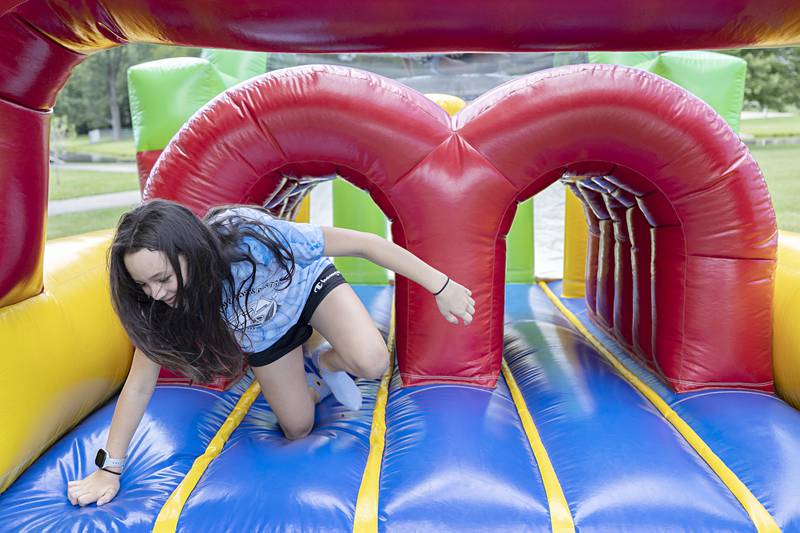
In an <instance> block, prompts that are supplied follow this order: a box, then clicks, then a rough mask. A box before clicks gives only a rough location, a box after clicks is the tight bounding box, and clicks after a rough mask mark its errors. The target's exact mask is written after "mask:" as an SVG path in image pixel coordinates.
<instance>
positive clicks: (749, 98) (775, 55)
mask: <svg viewBox="0 0 800 533" xmlns="http://www.w3.org/2000/svg"><path fill="white" fill-rule="evenodd" d="M728 53H730V54H732V55H736V56H739V57H741V58H742V59H744V60H745V61H747V83H746V85H745V91H744V99H745V104H746V105H748V106H755V107H757V108H760V109H775V110H778V111H783V110H785V109H786V108H788V107H798V106H800V86H799V85H798V84H797V80H798V77H800V48H772V49H770V48H765V49H752V50H732V51H729V52H728Z"/></svg>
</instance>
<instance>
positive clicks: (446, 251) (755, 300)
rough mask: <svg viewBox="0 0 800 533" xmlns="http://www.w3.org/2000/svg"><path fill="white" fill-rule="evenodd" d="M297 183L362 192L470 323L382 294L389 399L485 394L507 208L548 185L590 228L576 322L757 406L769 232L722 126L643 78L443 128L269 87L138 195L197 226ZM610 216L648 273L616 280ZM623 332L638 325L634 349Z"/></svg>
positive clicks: (583, 83)
mask: <svg viewBox="0 0 800 533" xmlns="http://www.w3.org/2000/svg"><path fill="white" fill-rule="evenodd" d="M314 172H316V173H319V175H324V174H329V173H331V172H337V173H339V174H340V175H341V176H343V177H345V178H346V179H348V180H350V181H351V182H353V183H354V184H356V185H358V186H359V187H362V188H363V189H365V190H367V191H369V193H370V194H371V195H372V197H373V199H374V200H375V202H376V203H377V204H378V205H379V206H380V207H381V209H383V211H384V212H385V213H386V215H387V216H388V217H389V218H390V219H392V221H393V225H392V227H393V237H394V239H395V241H396V242H398V243H400V244H401V245H403V246H405V247H407V248H408V249H409V250H411V251H412V252H414V253H415V254H417V255H418V256H420V257H422V258H423V259H424V260H426V261H428V262H430V263H431V264H433V265H434V266H436V267H437V268H439V269H441V270H443V271H446V272H449V273H450V274H451V275H452V276H453V277H454V278H455V279H457V280H459V281H460V282H462V283H464V284H466V285H467V286H468V287H471V288H472V290H473V296H474V297H475V298H476V301H477V307H478V308H479V309H480V310H481V311H480V312H479V313H478V314H477V315H476V318H475V321H474V322H473V324H472V325H471V326H470V327H468V328H460V327H457V326H453V325H451V324H449V323H447V322H445V321H443V320H441V318H440V317H439V314H438V311H437V309H436V306H435V303H434V301H433V299H432V298H430V296H429V295H428V294H427V293H426V291H425V290H424V289H423V288H421V287H419V286H417V285H415V284H413V283H409V282H407V281H406V280H404V279H402V278H401V279H400V280H399V282H398V286H397V310H398V323H397V340H398V357H399V362H400V368H401V374H402V376H403V379H404V382H405V383H406V384H420V383H425V382H432V381H434V382H435V381H459V382H467V383H474V384H477V385H483V386H493V385H494V382H495V380H496V379H497V375H498V372H499V368H500V361H501V351H502V334H503V331H502V328H503V326H502V324H503V311H504V306H503V303H504V302H503V296H504V287H505V268H504V265H505V235H506V233H507V232H508V230H509V227H510V224H511V221H512V220H513V217H514V213H515V211H516V204H517V202H520V201H523V200H525V199H526V198H528V197H530V196H531V195H533V194H535V193H536V192H538V191H540V190H542V189H543V188H544V187H546V186H548V185H549V184H551V183H552V182H553V181H555V180H557V179H559V178H561V177H563V176H567V177H568V179H569V181H570V182H572V183H574V184H576V187H577V189H578V190H579V191H580V192H581V193H582V197H583V198H585V199H586V203H587V207H588V208H589V209H590V210H592V211H593V215H594V216H589V217H588V218H589V223H590V224H592V223H593V222H594V221H595V219H597V221H598V222H597V223H596V224H595V225H596V227H597V230H593V234H596V235H597V238H598V243H597V244H596V245H595V244H593V245H592V250H596V253H593V254H592V255H593V256H592V258H591V260H590V264H592V265H597V266H596V267H595V268H594V270H591V269H590V271H589V272H588V274H587V275H588V277H589V278H595V279H596V282H595V283H594V289H593V291H591V294H592V296H590V298H589V299H588V304H589V306H590V309H591V310H592V311H593V314H594V316H595V318H596V319H597V321H598V322H599V323H601V324H602V325H604V326H605V327H606V328H607V329H609V330H610V331H612V332H613V333H615V334H616V335H617V337H619V338H620V340H622V341H623V343H624V344H625V345H627V346H628V347H631V348H632V347H633V345H634V337H633V331H634V329H636V330H637V332H638V333H639V335H637V337H636V352H637V353H638V354H639V355H640V356H641V357H642V358H644V359H645V361H647V362H649V363H651V365H652V366H653V367H654V369H655V370H657V371H659V372H661V373H662V375H663V376H664V377H665V378H666V379H668V380H669V381H670V383H672V384H673V386H675V387H676V388H677V389H679V390H687V389H692V388H698V387H706V386H721V385H731V384H735V385H747V386H751V387H755V388H763V389H767V390H769V389H770V388H771V383H772V382H771V368H770V357H769V354H770V352H769V346H770V335H769V332H770V324H771V295H772V288H771V279H772V274H773V270H774V260H775V246H776V236H777V231H776V226H775V220H774V216H773V215H772V210H771V207H770V201H769V196H768V194H767V190H766V186H765V184H764V182H763V179H762V178H761V175H760V173H759V171H758V168H757V167H756V165H755V163H754V162H753V160H752V159H751V158H750V156H749V154H748V152H747V150H746V148H745V147H744V145H742V144H741V143H740V142H739V141H738V139H737V137H736V136H735V134H734V133H733V132H732V131H731V130H730V129H729V128H728V126H727V125H726V124H725V123H724V121H723V120H722V119H721V118H719V117H717V116H716V115H715V114H714V113H713V111H711V110H710V108H708V107H707V106H706V105H705V104H704V103H703V102H702V101H700V100H699V99H696V98H694V97H691V96H689V95H688V94H687V93H686V92H685V91H684V90H682V89H680V88H679V87H677V86H675V85H673V84H671V83H669V82H667V81H664V80H663V79H661V78H658V77H657V76H653V75H650V74H647V73H644V72H642V71H638V70H634V69H628V68H623V67H613V66H580V67H566V68H562V69H557V70H551V71H547V72H545V73H541V74H535V75H532V76H529V77H527V78H524V79H521V80H519V81H516V82H513V83H510V84H506V85H504V86H503V87H501V88H499V89H497V90H495V91H493V92H491V93H489V94H487V95H485V96H484V97H482V98H480V99H479V100H477V101H475V102H473V103H472V104H471V105H470V106H469V107H468V108H466V109H465V110H464V111H462V112H461V113H460V114H459V115H457V116H456V118H455V123H454V124H453V125H452V126H451V124H450V119H449V117H448V116H447V115H446V113H444V112H443V111H442V110H441V109H439V108H438V107H437V106H435V105H434V104H433V103H432V102H430V101H429V100H428V99H426V98H425V97H424V96H422V95H420V94H418V93H416V92H414V91H412V90H410V89H408V88H406V87H404V86H402V85H399V84H397V83H395V82H393V81H391V80H388V79H385V78H381V77H379V76H376V75H372V74H369V73H366V72H360V71H354V70H349V69H345V68H338V67H330V66H328V67H301V68H296V69H289V70H284V71H279V72H276V73H274V74H269V75H265V76H263V77H260V78H257V79H255V80H253V81H250V82H248V83H245V84H243V85H240V86H238V87H237V88H235V89H232V90H231V91H229V92H228V93H226V94H224V95H223V96H221V97H219V98H217V99H216V100H214V101H213V102H211V103H210V104H209V105H208V106H207V107H206V108H204V109H203V110H202V111H201V112H200V113H198V114H197V115H196V116H195V117H194V118H193V119H192V120H191V121H190V122H189V123H188V124H187V125H186V126H185V127H184V128H183V129H182V130H181V131H180V132H179V133H178V134H177V135H176V137H175V138H174V139H173V141H172V142H171V143H170V145H169V146H168V147H167V149H166V150H165V152H164V154H163V155H162V157H161V159H160V160H159V161H158V162H157V164H156V166H155V167H154V169H153V172H152V174H151V178H150V180H149V182H148V184H147V188H146V190H145V194H146V196H148V197H163V198H171V199H174V200H177V201H180V202H182V203H184V204H186V205H188V206H190V207H191V208H192V209H194V210H195V212H197V213H198V214H203V213H204V212H205V211H206V210H207V209H208V208H209V207H210V206H213V205H217V204H220V203H228V202H245V203H258V204H263V203H265V202H267V201H270V200H271V201H274V200H276V197H277V196H279V195H280V194H281V192H282V191H283V190H285V189H286V188H285V184H284V181H285V180H284V176H286V175H297V176H299V175H306V174H309V173H314ZM627 211H630V212H631V216H632V217H638V219H639V220H641V221H642V224H641V225H640V226H641V227H637V226H632V227H633V228H635V229H634V231H639V233H638V234H637V235H635V236H634V240H635V241H636V242H637V249H638V248H642V249H647V250H650V249H652V250H653V257H654V262H653V264H652V265H651V264H650V262H649V261H647V260H646V259H641V260H639V261H638V262H637V268H636V269H635V270H634V269H632V268H631V267H632V264H631V260H630V259H628V258H629V257H630V256H631V253H630V251H631V244H630V243H631V236H630V235H629V231H628V225H627V222H626V217H627V213H626V212H627ZM639 241H641V243H640V242H639ZM634 286H636V287H637V288H638V291H636V292H634V290H633V287H634ZM645 294H647V295H652V301H650V299H649V298H641V297H639V296H640V295H645ZM634 296H636V297H634ZM636 316H645V317H648V318H650V320H649V321H647V326H648V327H649V328H650V331H646V330H644V329H643V328H644V326H643V324H642V323H641V321H640V322H637V323H636V324H634V317H636ZM634 325H635V326H636V327H635V328H634Z"/></svg>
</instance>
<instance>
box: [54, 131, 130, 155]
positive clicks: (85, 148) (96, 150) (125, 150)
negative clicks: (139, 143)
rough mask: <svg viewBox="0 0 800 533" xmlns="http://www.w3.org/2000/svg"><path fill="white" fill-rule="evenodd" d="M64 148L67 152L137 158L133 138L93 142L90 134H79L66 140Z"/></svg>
mask: <svg viewBox="0 0 800 533" xmlns="http://www.w3.org/2000/svg"><path fill="white" fill-rule="evenodd" d="M63 149H64V150H65V151H67V152H74V153H79V154H97V155H104V156H111V157H117V158H120V159H125V160H127V161H135V160H136V148H135V147H134V145H133V139H126V140H122V141H100V142H98V143H95V144H92V143H90V142H89V136H88V135H78V136H77V137H75V138H74V139H66V140H64V144H63Z"/></svg>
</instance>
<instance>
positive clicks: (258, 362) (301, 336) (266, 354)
mask: <svg viewBox="0 0 800 533" xmlns="http://www.w3.org/2000/svg"><path fill="white" fill-rule="evenodd" d="M343 283H347V281H346V280H345V279H344V276H342V273H341V272H339V271H338V270H336V267H335V266H333V265H328V266H327V267H325V270H323V271H322V273H321V274H320V275H319V277H318V278H317V280H316V281H315V282H314V286H313V287H312V288H311V294H309V295H308V300H306V304H305V306H303V311H302V312H301V313H300V318H299V319H298V320H297V323H296V324H295V325H294V326H292V327H291V328H290V329H289V331H287V332H286V333H285V334H284V335H283V336H282V337H281V338H280V339H278V340H277V341H275V344H273V345H272V346H270V347H269V348H267V349H266V350H263V351H261V352H256V353H249V354H247V362H248V363H249V364H250V366H264V365H268V364H270V363H274V362H275V361H277V360H278V359H280V358H281V357H283V356H284V355H286V354H287V353H289V352H291V351H292V350H294V349H295V348H297V347H298V346H300V345H301V344H303V343H304V342H306V341H307V340H308V339H309V337H311V334H312V333H313V331H314V330H313V328H312V327H311V326H310V325H309V324H308V323H309V322H310V321H311V316H312V315H313V314H314V311H316V309H317V306H318V305H319V304H320V302H322V300H323V299H324V298H325V296H327V295H328V293H329V292H331V291H332V290H333V289H334V288H335V287H338V286H339V285H342V284H343Z"/></svg>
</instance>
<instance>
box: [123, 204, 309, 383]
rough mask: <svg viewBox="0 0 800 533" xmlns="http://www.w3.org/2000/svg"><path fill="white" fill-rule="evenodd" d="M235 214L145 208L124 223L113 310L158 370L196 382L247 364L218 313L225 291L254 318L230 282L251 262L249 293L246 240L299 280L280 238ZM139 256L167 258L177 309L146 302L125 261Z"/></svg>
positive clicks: (126, 216) (287, 275) (165, 206)
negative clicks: (238, 267)
mask: <svg viewBox="0 0 800 533" xmlns="http://www.w3.org/2000/svg"><path fill="white" fill-rule="evenodd" d="M230 207H233V206H225V207H223V208H217V209H214V210H212V211H210V212H209V213H208V215H206V217H205V220H200V219H199V218H198V217H197V216H195V215H194V213H192V212H191V211H190V210H189V209H187V208H185V207H183V206H181V205H180V204H177V203H175V202H170V201H167V200H151V201H148V202H146V203H144V204H142V205H140V206H139V207H137V208H135V209H133V210H132V211H130V212H128V213H126V214H124V215H123V216H122V217H121V218H120V221H119V224H118V225H117V230H116V234H115V236H114V239H113V241H112V244H111V248H110V249H109V270H110V284H111V299H112V303H113V305H114V309H115V311H116V312H117V314H118V315H119V317H120V320H121V322H122V325H123V326H124V328H125V331H126V332H127V333H128V335H129V336H130V338H131V340H132V342H133V344H134V345H135V346H137V347H138V348H139V349H140V350H142V352H143V353H144V354H145V355H147V356H148V357H149V358H150V359H152V360H153V361H155V362H156V363H158V364H160V365H162V366H164V367H165V368H168V369H170V370H173V371H178V372H180V373H182V374H184V375H186V376H188V377H190V378H191V379H193V380H195V381H198V382H208V381H211V380H212V379H213V378H214V377H215V376H224V377H233V376H235V375H236V374H238V372H239V371H240V370H241V369H242V366H243V364H244V358H243V356H242V350H241V348H240V346H239V344H238V342H237V341H236V338H235V336H234V333H233V331H232V328H231V325H230V324H229V323H228V321H227V320H226V319H225V316H224V314H223V313H222V309H221V307H222V299H223V294H224V292H225V289H226V287H225V285H226V284H227V288H228V290H229V293H230V294H233V295H234V296H235V297H234V298H233V302H234V305H235V306H238V307H239V311H241V310H244V316H245V317H248V316H249V315H248V313H247V307H248V306H247V305H246V303H245V305H244V306H242V305H241V304H240V302H239V298H238V296H239V294H240V291H242V290H243V288H244V287H243V286H242V285H244V284H245V283H244V282H243V283H242V284H241V285H240V286H239V287H234V280H233V276H232V275H231V264H232V263H234V262H237V261H248V262H249V263H250V264H251V265H252V273H251V276H250V278H248V279H246V280H245V282H248V281H249V285H250V287H252V284H253V282H254V279H255V266H256V262H255V260H254V259H253V257H252V256H251V255H250V254H249V253H248V252H247V251H246V250H247V247H241V246H238V244H239V243H240V242H241V239H242V237H243V236H250V237H253V238H255V239H258V240H259V241H261V242H262V243H263V244H264V245H265V246H267V247H268V248H269V249H270V250H271V251H272V253H273V255H275V258H276V260H277V263H278V264H279V265H280V266H281V267H282V268H283V270H284V272H285V276H284V277H283V278H282V280H285V281H286V285H288V283H289V282H290V281H291V277H292V274H293V273H294V256H293V255H292V252H291V248H290V247H289V246H288V244H286V243H285V242H286V241H285V239H284V238H282V234H280V232H278V231H277V230H276V229H274V228H272V227H270V226H267V225H266V224H263V223H261V222H260V221H258V220H255V219H250V218H247V219H242V218H241V217H235V216H231V215H227V216H226V214H225V212H226V210H227V209H229V208H230ZM248 207H250V206H248ZM254 209H258V208H254ZM262 211H263V210H262ZM142 249H147V250H152V251H160V252H162V253H163V254H164V255H165V257H166V259H167V260H168V261H169V263H170V265H171V266H172V269H173V271H174V272H175V276H176V278H177V284H178V290H177V292H176V297H175V301H174V307H170V306H169V305H167V304H165V303H164V302H162V301H158V300H154V299H152V298H150V297H148V296H147V295H146V294H145V293H144V291H143V290H142V288H141V287H139V286H138V285H137V284H136V282H134V280H133V278H131V276H130V274H129V273H128V270H127V268H126V267H125V263H124V259H125V256H126V255H127V254H129V253H134V252H136V251H138V250H142ZM181 256H182V257H183V258H184V259H185V260H186V265H187V279H183V275H182V272H181V268H180V262H179V257H181ZM244 294H247V292H245V293H244ZM244 328H246V324H245V325H244ZM243 331H244V329H243Z"/></svg>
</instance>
